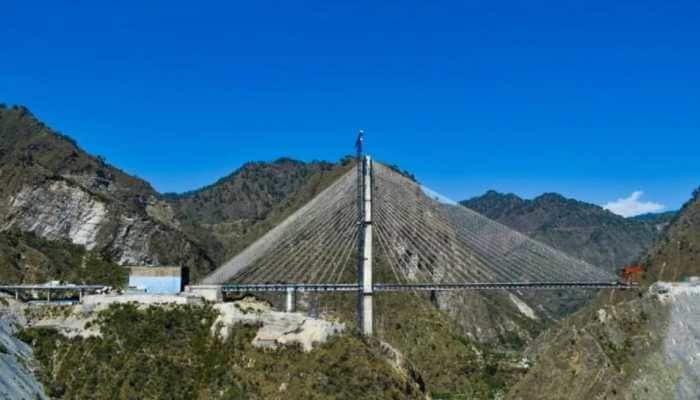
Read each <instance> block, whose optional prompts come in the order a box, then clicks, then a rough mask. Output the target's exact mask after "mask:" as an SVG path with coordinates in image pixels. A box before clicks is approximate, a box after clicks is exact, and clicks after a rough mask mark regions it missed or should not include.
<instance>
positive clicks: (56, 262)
mask: <svg viewBox="0 0 700 400" xmlns="http://www.w3.org/2000/svg"><path fill="white" fill-rule="evenodd" d="M127 276H128V272H127V270H126V269H124V268H122V267H120V266H118V265H115V264H113V263H111V262H109V261H107V260H105V259H104V257H103V256H101V255H100V254H98V253H95V252H90V251H87V250H85V248H84V247H83V246H78V245H75V244H72V243H70V242H67V241H63V240H58V241H49V240H45V239H42V238H40V237H38V236H36V235H34V234H33V233H30V232H20V231H17V230H10V231H5V232H0V282H2V283H3V284H13V283H45V282H48V281H50V280H61V281H66V282H71V283H85V284H102V285H109V286H113V287H123V286H125V285H126V280H127Z"/></svg>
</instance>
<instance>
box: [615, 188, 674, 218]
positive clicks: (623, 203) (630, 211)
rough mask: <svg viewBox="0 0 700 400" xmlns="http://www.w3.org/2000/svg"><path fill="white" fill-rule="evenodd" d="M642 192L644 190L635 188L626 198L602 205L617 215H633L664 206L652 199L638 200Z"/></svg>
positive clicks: (657, 210)
mask: <svg viewBox="0 0 700 400" xmlns="http://www.w3.org/2000/svg"><path fill="white" fill-rule="evenodd" d="M643 194H644V192H642V191H641V190H637V191H636V192H632V194H631V195H629V197H627V198H624V199H617V200H615V201H611V202H609V203H608V204H606V205H604V206H603V208H605V209H606V210H609V211H611V212H613V213H615V214H617V215H622V216H623V217H634V216H635V215H641V214H646V213H652V212H659V211H661V210H663V209H664V208H666V207H665V206H664V205H662V204H659V203H654V202H653V201H647V202H644V201H639V199H640V198H641V197H642V195H643Z"/></svg>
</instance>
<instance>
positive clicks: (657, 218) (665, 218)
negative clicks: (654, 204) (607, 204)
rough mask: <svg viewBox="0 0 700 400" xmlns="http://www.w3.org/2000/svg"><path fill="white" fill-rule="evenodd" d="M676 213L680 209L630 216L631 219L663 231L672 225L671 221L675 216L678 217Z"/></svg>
mask: <svg viewBox="0 0 700 400" xmlns="http://www.w3.org/2000/svg"><path fill="white" fill-rule="evenodd" d="M676 215H678V211H667V212H662V213H647V214H642V215H637V216H636V217H630V218H629V219H631V220H634V221H640V222H644V223H646V224H649V225H652V226H654V227H655V228H656V230H657V231H658V232H662V231H663V230H664V229H666V227H667V226H669V225H671V222H673V220H674V218H676Z"/></svg>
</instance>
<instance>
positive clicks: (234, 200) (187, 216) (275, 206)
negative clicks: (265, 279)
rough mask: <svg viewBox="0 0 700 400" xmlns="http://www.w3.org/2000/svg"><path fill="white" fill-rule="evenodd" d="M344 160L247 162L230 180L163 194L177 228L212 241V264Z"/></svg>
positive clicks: (296, 203) (321, 183) (307, 194)
mask: <svg viewBox="0 0 700 400" xmlns="http://www.w3.org/2000/svg"><path fill="white" fill-rule="evenodd" d="M348 165H349V160H347V159H346V160H344V161H341V162H340V163H339V164H331V163H328V162H323V161H320V162H316V161H315V162H310V163H304V162H301V161H296V160H292V159H289V158H280V159H278V160H276V161H273V162H251V163H247V164H245V165H244V166H242V167H241V168H240V169H238V170H236V171H235V172H233V173H232V174H230V175H229V176H227V177H225V178H222V179H220V180H219V181H217V182H216V183H214V184H212V185H209V186H207V187H204V188H202V189H199V190H196V191H193V192H188V193H184V194H179V195H176V194H167V195H165V198H166V199H167V201H168V202H169V204H170V205H171V206H172V207H173V209H174V210H175V217H176V218H177V220H178V221H180V223H181V226H182V227H183V229H185V230H186V231H188V232H191V233H192V234H193V235H194V236H196V237H200V238H201V239H202V240H201V241H202V242H211V239H214V240H215V241H216V242H217V243H219V244H220V248H219V249H215V250H214V251H210V254H211V255H212V258H213V259H214V260H215V261H216V263H217V264H222V263H223V262H224V261H226V260H227V259H228V258H230V257H232V256H233V255H235V254H236V253H237V252H239V251H240V250H242V249H243V248H244V247H245V246H246V245H248V244H250V242H251V241H252V239H253V238H255V237H257V234H258V233H260V232H264V231H266V230H267V229H269V228H270V227H271V224H270V222H271V221H273V220H277V219H279V218H278V217H279V216H280V215H287V214H289V213H290V212H291V211H293V210H294V209H296V208H298V207H300V206H301V205H303V203H302V202H301V201H302V200H304V199H306V200H308V199H310V198H312V197H313V196H314V195H315V194H317V193H318V192H319V191H320V190H322V189H323V188H324V187H325V185H327V184H330V183H331V182H332V178H333V177H336V176H337V175H338V170H342V171H344V170H345V168H346V167H347V166H348ZM206 235H210V236H211V237H210V238H207V237H206Z"/></svg>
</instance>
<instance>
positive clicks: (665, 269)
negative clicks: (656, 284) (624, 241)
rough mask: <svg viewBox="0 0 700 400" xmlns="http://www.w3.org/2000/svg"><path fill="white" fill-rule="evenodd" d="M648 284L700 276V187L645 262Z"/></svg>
mask: <svg viewBox="0 0 700 400" xmlns="http://www.w3.org/2000/svg"><path fill="white" fill-rule="evenodd" d="M644 264H645V265H646V267H647V270H648V272H647V274H646V275H647V276H646V277H645V281H646V282H647V283H650V282H653V281H656V280H666V281H677V280H680V279H683V278H685V277H688V276H700V188H698V189H697V190H695V192H693V197H692V198H691V199H690V200H689V201H688V202H687V203H686V204H685V205H684V206H683V208H681V210H680V212H679V213H678V215H676V216H675V218H674V219H673V221H672V222H671V224H670V225H669V226H668V227H667V228H666V230H665V232H664V233H663V235H662V237H661V239H660V240H659V241H658V242H657V243H656V245H655V246H654V248H653V249H652V250H651V251H650V252H649V254H648V255H647V256H646V257H645V259H644Z"/></svg>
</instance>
